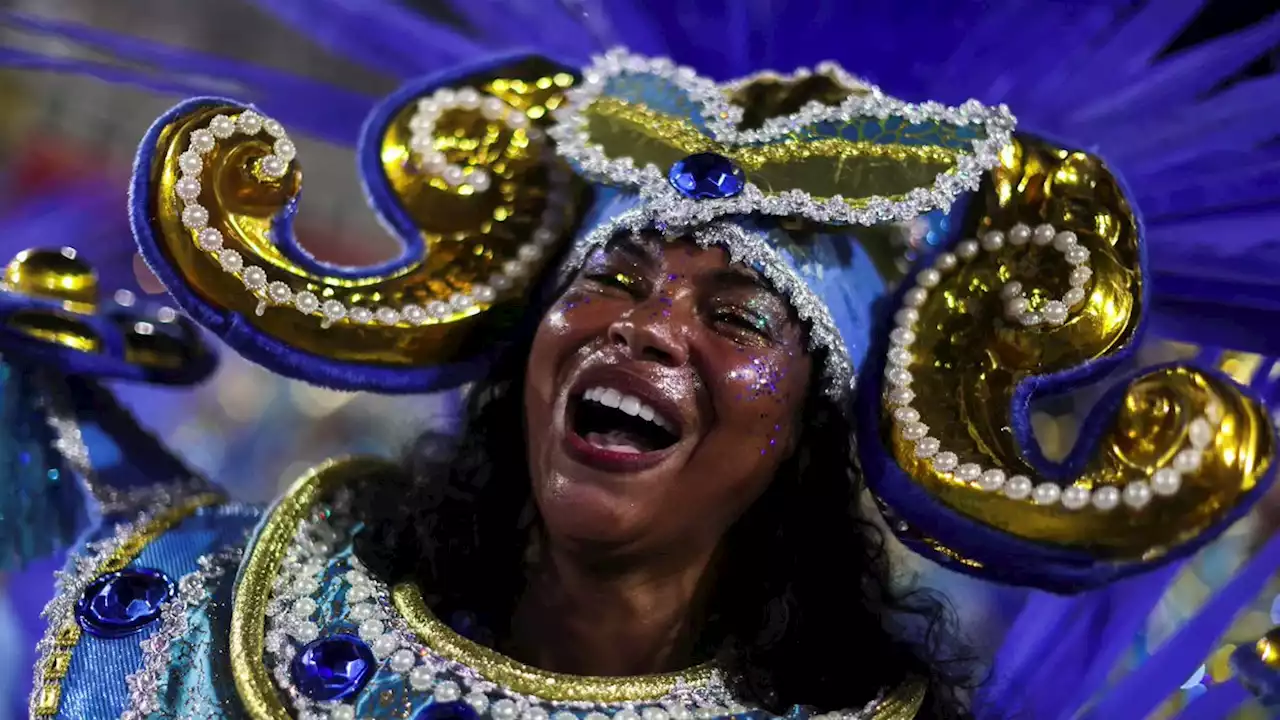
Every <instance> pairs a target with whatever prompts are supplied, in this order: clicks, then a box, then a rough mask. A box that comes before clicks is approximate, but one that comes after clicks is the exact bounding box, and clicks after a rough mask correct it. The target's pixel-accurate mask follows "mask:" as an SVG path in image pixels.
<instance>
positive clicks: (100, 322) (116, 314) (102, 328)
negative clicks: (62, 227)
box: [0, 289, 218, 385]
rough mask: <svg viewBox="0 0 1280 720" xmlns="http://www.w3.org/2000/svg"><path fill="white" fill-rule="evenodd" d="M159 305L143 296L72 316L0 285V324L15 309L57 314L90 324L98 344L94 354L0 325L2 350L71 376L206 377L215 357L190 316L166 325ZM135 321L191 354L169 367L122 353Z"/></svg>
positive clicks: (180, 380) (180, 381)
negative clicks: (159, 315) (140, 361)
mask: <svg viewBox="0 0 1280 720" xmlns="http://www.w3.org/2000/svg"><path fill="white" fill-rule="evenodd" d="M159 307H160V304H159V303H157V302H155V301H148V300H145V299H144V300H140V301H139V302H138V303H137V304H135V305H134V306H133V307H123V306H120V305H117V304H116V303H115V302H113V301H108V302H106V303H103V306H102V308H101V309H100V311H99V312H97V313H95V314H93V315H71V314H68V313H66V312H65V311H63V310H62V309H61V304H60V303H57V302H54V301H51V300H44V299H41V298H33V297H25V296H22V295H17V294H14V293H9V292H6V291H4V290H3V289H0V323H2V322H4V321H6V320H7V319H9V318H10V317H13V316H14V314H16V313H27V312H39V313H48V314H52V315H60V316H65V317H68V318H69V319H71V320H74V321H75V322H77V323H79V324H81V325H82V326H84V327H86V328H88V329H89V330H90V331H91V332H92V333H93V335H95V336H96V337H97V338H98V339H99V341H100V343H101V347H100V348H99V350H98V351H97V352H90V351H84V350H79V349H76V348H70V347H66V346H63V345H58V344H55V343H47V342H43V341H40V340H37V339H35V338H32V337H31V336H29V335H27V334H26V333H23V332H19V331H17V330H14V329H12V328H10V327H9V326H8V324H7V323H6V324H3V325H0V353H4V354H6V355H9V356H12V357H14V358H15V359H21V361H22V362H24V363H27V364H30V365H33V366H35V365H40V366H43V367H46V368H51V369H56V370H57V371H59V372H64V373H67V374H71V375H84V376H88V377H98V378H103V379H113V380H131V381H135V382H149V383H157V384H162V385H193V384H196V383H199V382H201V381H203V380H205V379H206V378H208V377H209V376H210V375H211V374H212V373H213V371H214V369H215V368H216V367H217V362H218V356H217V355H216V354H215V353H214V351H213V350H212V349H211V348H209V347H207V346H206V345H205V343H204V342H203V339H202V338H201V335H200V331H199V328H197V327H196V325H195V324H194V323H192V322H191V321H190V320H188V319H186V318H184V317H178V318H176V319H175V320H173V321H172V322H168V323H161V322H159V321H157V320H156V314H157V311H158V309H159ZM138 322H148V323H150V324H151V325H152V327H153V328H154V332H155V333H156V334H157V335H160V334H163V335H167V336H169V337H171V338H173V339H174V340H176V341H177V342H179V343H180V344H181V346H182V347H184V348H187V349H188V350H189V352H188V353H187V355H186V357H185V358H184V361H183V362H181V363H179V364H178V365H176V366H173V367H156V366H147V365H140V364H137V363H133V362H130V360H129V358H128V357H127V355H126V352H125V333H127V332H128V331H129V330H131V329H132V328H133V326H134V324H135V323H138Z"/></svg>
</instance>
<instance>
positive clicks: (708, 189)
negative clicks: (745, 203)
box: [667, 153, 747, 200]
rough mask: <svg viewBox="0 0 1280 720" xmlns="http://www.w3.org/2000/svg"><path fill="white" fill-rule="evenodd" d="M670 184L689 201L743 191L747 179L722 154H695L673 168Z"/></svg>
mask: <svg viewBox="0 0 1280 720" xmlns="http://www.w3.org/2000/svg"><path fill="white" fill-rule="evenodd" d="M667 181H668V182H670V183H671V186H672V187H674V188H675V189H676V190H679V191H680V194H681V195H684V196H685V197H687V198H693V199H694V200H715V199H718V198H729V197H733V196H734V195H737V194H738V193H740V192H742V188H743V186H745V185H746V184H747V176H746V175H745V174H744V173H743V172H742V168H740V167H738V165H737V163H735V162H734V161H732V160H730V159H729V158H727V157H725V156H723V155H717V154H716V153H696V154H694V155H690V156H689V157H686V158H685V159H683V160H680V161H677V162H676V164H674V165H672V166H671V171H670V172H669V173H667Z"/></svg>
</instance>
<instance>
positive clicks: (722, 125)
mask: <svg viewBox="0 0 1280 720" xmlns="http://www.w3.org/2000/svg"><path fill="white" fill-rule="evenodd" d="M828 72H829V70H828ZM625 74H651V75H654V76H657V77H660V78H662V79H664V80H667V81H669V82H671V83H672V84H673V85H674V86H676V87H677V88H679V89H680V90H682V91H684V92H685V93H686V94H687V95H688V97H689V98H690V99H691V100H692V101H693V102H694V103H696V104H697V105H699V106H700V110H701V115H702V118H703V120H704V121H705V122H706V126H707V130H708V131H709V133H710V136H711V137H712V138H713V139H715V140H716V141H718V142H720V143H722V144H725V145H752V144H758V143H767V142H772V141H780V140H782V139H784V138H785V137H786V136H788V135H791V134H793V133H799V132H802V131H803V130H804V128H806V127H808V126H811V125H813V124H815V123H820V122H825V121H837V122H844V121H848V120H850V119H853V118H857V117H880V118H885V117H888V116H890V115H901V116H903V117H905V118H907V119H908V120H909V121H910V122H924V121H926V120H936V121H940V122H946V123H950V124H955V125H981V126H983V127H984V128H985V130H986V133H987V137H986V138H985V139H983V140H977V141H975V142H974V143H973V146H972V147H973V152H972V154H965V155H961V156H960V157H959V158H958V159H957V165H956V167H955V168H954V169H953V170H951V171H948V172H943V173H940V174H939V175H938V176H937V177H936V178H935V179H934V182H933V184H932V186H931V187H929V188H923V187H922V188H916V189H915V190H912V191H911V192H909V193H907V194H906V197H905V198H903V199H899V200H891V199H890V198H888V197H883V196H876V197H872V198H868V199H866V201H865V202H862V203H859V204H858V205H856V206H855V205H852V204H850V203H849V202H847V201H846V200H845V199H844V198H843V197H841V196H835V197H831V198H825V199H821V200H819V199H818V198H814V197H813V196H812V195H810V194H809V193H807V192H804V191H802V190H799V189H792V190H788V191H785V192H781V193H765V192H764V191H763V190H761V189H760V188H759V187H758V186H756V185H755V184H754V183H751V182H747V183H745V185H744V187H743V190H742V192H741V193H739V194H738V195H735V196H733V197H729V198H722V199H711V200H692V199H689V198H685V197H684V196H682V195H680V194H679V192H677V191H676V190H675V189H674V188H672V187H671V185H670V183H668V182H667V170H668V169H667V168H659V167H657V166H655V165H653V164H652V163H650V164H647V165H645V166H643V167H637V166H636V163H635V160H634V159H633V158H630V157H619V158H614V157H609V156H607V155H606V154H605V152H604V148H603V147H602V146H601V145H599V144H598V143H595V142H593V141H592V138H591V135H590V132H589V131H588V118H587V115H586V113H585V112H584V111H585V110H586V109H587V108H588V107H589V106H590V105H591V104H592V103H593V102H595V101H596V100H597V99H598V98H599V97H600V96H601V95H603V94H604V90H605V87H606V85H607V83H608V81H609V80H610V79H612V78H615V77H618V76H620V75H625ZM739 82H741V81H739ZM733 87H735V83H732V82H731V83H728V84H727V85H723V86H722V85H718V84H716V82H715V81H713V80H710V79H708V78H702V77H699V76H698V75H697V73H695V72H694V71H693V70H692V69H690V68H687V67H679V66H677V65H675V64H674V63H673V62H672V61H671V60H668V59H667V58H645V57H641V56H638V55H631V54H630V53H628V52H626V51H625V50H621V49H614V50H610V51H609V52H608V53H606V54H605V55H604V56H602V57H598V58H595V59H594V61H593V63H592V65H591V67H589V68H588V69H587V70H586V71H585V72H584V73H583V79H582V82H581V83H580V84H579V85H578V86H576V87H574V88H572V89H571V90H569V92H568V93H567V94H566V97H565V104H564V105H563V106H561V107H560V108H559V109H558V110H556V112H555V121H556V124H555V125H554V126H553V127H552V128H551V129H550V130H549V131H548V134H549V135H550V136H551V137H552V138H554V139H555V140H556V152H558V153H560V154H561V155H562V156H563V157H565V158H566V159H567V160H569V161H570V162H571V163H573V164H574V165H576V166H577V167H578V168H580V170H581V171H582V173H583V174H584V175H585V176H587V177H588V178H589V179H592V180H593V181H596V182H602V183H607V184H610V185H615V186H622V187H628V188H631V189H634V190H639V191H640V192H641V193H642V194H643V195H644V196H645V198H646V200H648V203H647V204H646V207H647V209H648V210H649V212H650V214H651V216H652V219H653V220H654V221H656V222H664V223H667V224H669V225H673V226H676V227H691V226H694V225H698V224H702V223H705V222H709V221H710V220H712V219H715V218H717V217H721V216H724V215H745V214H752V213H758V214H762V215H778V216H795V217H804V218H807V219H810V220H814V221H816V222H820V223H833V224H853V225H877V224H880V223H883V222H900V221H905V220H910V219H912V218H915V217H917V216H919V215H921V214H923V213H926V212H930V211H932V210H936V209H940V208H942V209H945V208H949V207H950V206H951V204H952V203H953V202H954V201H955V199H956V197H957V196H958V195H959V194H960V193H962V192H965V191H970V190H976V189H977V188H978V184H979V182H980V181H981V178H982V175H983V173H984V172H985V171H986V170H988V169H990V168H992V167H994V166H995V165H996V164H998V162H999V152H1000V149H1001V148H1003V147H1004V146H1005V145H1007V144H1008V143H1009V140H1010V137H1011V136H1012V133H1013V128H1014V125H1015V123H1016V121H1015V119H1014V117H1013V115H1012V114H1011V113H1010V112H1009V109H1008V108H1007V107H1004V106H999V107H994V108H992V107H987V106H984V105H982V104H981V103H979V102H977V101H976V100H970V101H968V102H966V103H964V104H963V105H961V106H959V107H947V106H945V105H942V104H941V103H935V102H926V103H921V104H913V103H907V102H903V101H901V100H898V99H896V98H892V97H889V96H887V95H885V94H884V93H883V92H882V91H881V90H880V89H879V88H877V87H875V86H871V85H867V84H866V83H864V82H861V81H858V82H857V84H856V85H855V87H857V88H859V89H864V90H865V92H863V93H859V94H853V95H850V96H849V97H848V98H847V99H845V100H844V101H843V102H841V103H840V104H838V105H823V104H821V103H817V102H813V103H809V104H808V105H806V106H804V107H803V108H801V110H800V111H799V112H796V113H793V114H791V115H787V116H785V117H776V118H770V119H769V120H767V121H766V122H765V123H764V124H763V126H761V127H760V128H759V129H751V130H739V129H738V128H737V125H738V124H739V123H740V122H741V121H742V117H743V109H742V108H741V107H739V106H737V105H735V104H733V103H731V102H730V101H729V93H730V91H731V89H732V88H733Z"/></svg>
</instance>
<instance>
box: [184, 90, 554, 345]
mask: <svg viewBox="0 0 1280 720" xmlns="http://www.w3.org/2000/svg"><path fill="white" fill-rule="evenodd" d="M494 99H496V98H494ZM487 105H488V103H487V102H486V103H482V104H481V107H482V108H483V107H486V106H487ZM517 116H521V117H522V116H523V114H518V113H515V112H512V113H510V114H509V115H508V117H507V120H508V122H511V121H512V118H515V117H517ZM261 132H266V133H267V134H268V135H270V136H271V137H273V138H275V141H274V143H273V145H272V150H273V152H272V154H270V155H267V156H265V157H263V158H261V159H260V160H258V162H257V163H256V164H255V166H254V172H255V173H256V174H258V175H259V176H260V177H262V178H263V179H264V180H278V179H280V178H282V177H284V175H285V174H286V173H287V172H288V171H289V165H290V163H291V162H292V161H293V159H294V157H295V155H296V148H295V147H294V145H293V142H292V141H291V140H289V137H288V135H287V134H286V133H285V130H284V127H283V126H282V125H281V124H280V123H278V122H276V121H275V120H272V119H270V118H265V117H263V116H261V115H259V114H258V113H255V112H253V111H252V110H245V111H242V112H241V113H240V114H238V115H236V116H234V117H232V116H229V115H217V116H215V117H214V118H213V119H212V120H210V121H209V125H208V127H205V128H201V129H198V130H196V131H194V132H192V133H191V137H190V141H189V145H188V147H187V150H186V151H184V152H183V153H182V154H181V155H179V156H178V169H179V170H180V172H181V175H180V177H179V178H178V181H177V182H176V183H174V193H175V194H176V195H177V196H178V199H179V200H181V201H182V203H183V209H182V224H183V226H184V227H185V228H186V229H187V230H189V231H191V232H192V233H194V234H195V242H196V245H197V246H198V247H199V248H200V249H202V250H204V251H206V252H210V253H215V254H216V257H217V259H218V264H219V265H220V266H221V267H222V270H223V271H224V272H226V273H228V274H231V275H234V276H236V277H237V278H238V279H239V280H240V281H241V282H242V283H243V284H244V286H245V288H247V289H248V290H249V291H250V292H252V293H253V294H254V295H255V296H257V297H258V299H259V302H258V307H257V314H258V315H262V314H263V313H264V312H265V311H266V309H267V307H268V305H274V306H279V307H292V308H293V309H294V310H296V311H297V312H300V313H302V314H303V315H312V316H314V315H316V314H319V316H320V317H321V318H322V320H321V327H325V328H328V327H330V326H332V325H333V324H334V323H338V322H343V321H347V322H350V323H354V324H356V325H370V324H377V325H384V326H389V327H392V326H401V325H408V326H421V325H430V324H435V323H439V322H442V321H444V320H445V319H447V318H449V317H450V316H452V315H455V314H459V313H467V312H470V311H472V310H473V309H479V310H483V309H484V308H485V307H487V306H488V304H489V303H492V302H493V301H494V300H495V299H496V298H497V296H498V293H500V292H504V291H506V290H509V289H510V288H512V287H513V286H514V285H515V284H516V282H517V281H519V280H521V279H522V278H524V277H526V276H527V275H528V274H529V272H530V269H531V266H532V265H533V263H535V262H537V261H538V260H540V259H541V258H542V257H543V255H544V254H545V253H546V252H547V250H548V249H550V248H551V247H552V246H553V245H555V243H556V241H557V240H558V239H559V237H560V231H561V229H562V222H563V214H564V213H563V211H562V209H563V207H564V205H565V203H567V202H568V199H569V182H570V176H569V173H568V172H567V171H565V170H564V169H563V168H560V167H556V168H554V169H553V170H552V171H551V173H550V178H551V180H550V189H549V192H548V199H547V207H546V209H545V210H544V211H543V214H542V217H541V219H540V221H539V225H538V227H537V229H535V230H534V232H533V233H532V234H531V236H530V239H529V241H528V242H526V243H524V244H522V245H520V246H519V247H518V248H517V249H516V255H515V257H514V258H512V259H510V260H507V261H506V262H504V263H503V264H502V267H501V269H500V270H498V271H497V272H495V273H493V274H492V275H490V276H489V278H488V280H487V282H484V283H475V284H473V285H472V286H471V290H470V292H467V293H461V292H459V293H454V294H453V295H452V296H450V297H449V299H448V300H447V301H446V300H435V301H431V302H428V303H426V304H424V305H416V304H406V305H403V306H400V307H389V306H382V307H378V308H369V307H364V306H359V305H347V304H345V303H343V302H342V301H340V300H336V299H333V298H329V299H323V298H321V297H320V296H318V295H316V294H315V293H313V292H311V291H310V290H301V291H298V292H295V291H294V290H293V289H292V288H291V287H289V285H287V284H286V283H284V282H281V281H279V280H277V281H274V282H268V280H267V271H266V270H265V269H263V268H262V267H260V266H258V265H251V264H248V263H246V262H245V259H244V256H242V255H241V254H240V253H239V252H237V251H236V250H233V249H231V248H227V247H223V241H224V238H223V235H222V232H221V231H220V230H218V229H217V228H215V227H211V226H210V225H209V219H210V215H209V210H208V208H206V207H204V206H203V205H201V204H200V201H199V197H200V193H201V190H202V188H201V183H200V171H201V170H202V169H203V167H204V156H205V155H208V154H209V153H210V152H213V150H214V149H215V148H217V146H218V141H219V140H227V139H230V138H231V137H233V136H234V135H236V134H237V133H238V134H242V135H247V136H250V137H252V136H255V135H257V134H259V133H261ZM470 177H471V178H472V179H473V180H474V179H476V176H475V174H474V173H472V175H471V176H470ZM473 187H474V185H473ZM477 189H478V188H477Z"/></svg>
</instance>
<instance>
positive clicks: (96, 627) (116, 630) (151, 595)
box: [76, 568, 173, 638]
mask: <svg viewBox="0 0 1280 720" xmlns="http://www.w3.org/2000/svg"><path fill="white" fill-rule="evenodd" d="M171 597H173V581H171V580H170V579H169V576H167V575H165V574H164V573H162V572H160V571H159V570H153V569H151V568H131V569H129V570H121V571H120V572H113V573H107V574H106V575H103V576H102V577H100V578H98V579H97V580H94V581H93V583H91V584H90V585H89V587H88V588H86V589H85V591H84V595H82V596H80V602H78V603H76V619H77V620H79V621H80V626H81V627H83V628H84V629H85V630H88V631H89V632H90V633H92V634H94V635H96V636H98V637H104V638H118V637H124V636H125V635H130V634H132V633H135V632H137V631H139V630H141V629H142V628H144V627H146V626H147V625H149V624H151V623H153V622H155V621H156V619H158V618H159V617H160V608H161V607H162V606H163V605H164V603H165V601H166V600H168V599H169V598H171Z"/></svg>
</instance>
